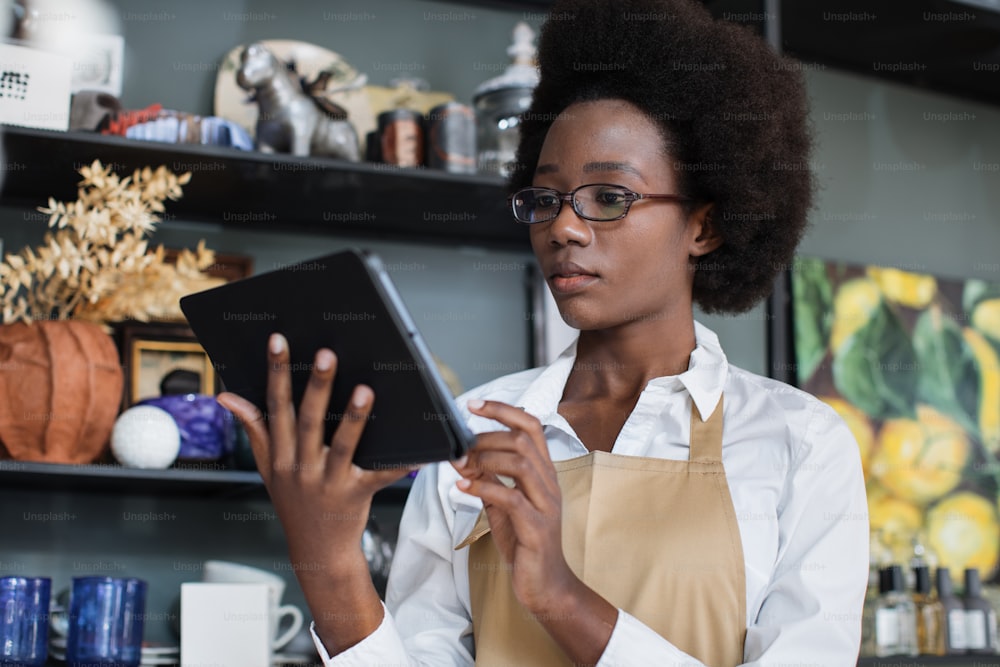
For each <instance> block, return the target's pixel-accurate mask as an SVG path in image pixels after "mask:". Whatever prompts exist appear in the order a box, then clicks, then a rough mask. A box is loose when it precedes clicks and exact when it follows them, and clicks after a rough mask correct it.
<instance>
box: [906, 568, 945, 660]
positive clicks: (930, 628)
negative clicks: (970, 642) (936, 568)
mask: <svg viewBox="0 0 1000 667" xmlns="http://www.w3.org/2000/svg"><path fill="white" fill-rule="evenodd" d="M913 579H914V588H913V604H914V606H915V607H916V612H917V650H918V651H919V653H920V654H921V655H945V649H944V618H943V613H944V607H942V606H941V601H940V600H938V599H937V596H935V595H934V591H933V588H932V586H931V571H930V568H929V567H927V566H926V565H918V566H916V567H914V568H913Z"/></svg>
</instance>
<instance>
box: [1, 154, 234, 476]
mask: <svg viewBox="0 0 1000 667" xmlns="http://www.w3.org/2000/svg"><path fill="white" fill-rule="evenodd" d="M80 173H81V175H82V176H83V180H82V181H81V183H80V186H79V189H78V199H77V201H75V202H71V203H63V202H56V201H55V200H52V199H50V200H49V205H48V207H46V208H41V209H39V210H41V211H42V212H43V213H47V214H48V215H49V222H48V224H49V227H50V228H52V229H54V230H55V231H49V232H47V233H46V234H45V237H44V239H43V242H42V244H41V245H39V246H38V247H37V248H34V249H33V248H31V247H26V248H24V249H22V250H21V251H20V252H19V253H17V254H10V255H7V257H6V258H5V260H4V261H3V262H2V263H0V317H2V321H3V322H4V323H5V324H4V326H0V405H3V406H4V409H3V410H0V442H2V443H3V444H2V446H0V458H8V457H13V458H16V459H20V460H30V461H49V462H60V463H87V462H90V461H93V460H95V459H96V458H98V457H99V456H100V455H101V453H102V452H103V451H104V450H105V448H106V446H107V442H108V436H109V435H110V434H111V429H112V426H113V425H114V420H115V416H116V415H117V414H118V409H119V406H120V396H121V392H122V385H123V373H122V368H121V365H120V363H119V359H118V350H117V348H116V347H115V344H114V342H113V341H112V339H111V337H110V336H109V335H108V334H107V333H106V330H104V329H102V327H106V326H107V324H108V323H109V322H112V321H117V320H124V319H136V320H148V319H150V318H171V317H173V318H177V319H182V318H183V315H182V314H181V313H180V310H179V306H178V302H179V299H180V297H181V296H182V295H184V294H187V293H189V292H194V291H198V290H201V289H206V288H207V287H211V286H215V285H218V284H220V283H221V282H223V281H222V280H221V279H215V278H209V277H206V276H205V275H204V274H202V273H201V270H202V269H204V268H206V267H207V266H209V265H211V264H212V262H213V253H212V252H211V251H209V250H206V249H205V247H204V244H199V247H198V249H197V250H196V251H195V252H191V251H185V252H182V253H181V255H180V256H179V257H178V262H177V264H166V263H164V260H163V248H158V249H156V250H155V251H151V250H148V240H147V238H146V235H147V234H149V233H150V232H151V231H152V230H153V229H154V228H155V226H156V223H157V222H158V221H159V217H158V214H159V213H160V212H162V211H163V208H164V207H163V202H164V201H165V200H167V199H177V198H178V197H180V196H181V186H182V185H183V184H185V183H187V182H188V178H189V176H188V175H187V174H184V175H182V176H179V177H178V176H176V175H174V174H173V173H171V172H169V171H168V170H167V169H166V168H165V167H160V168H159V169H157V170H156V171H153V170H152V169H149V168H148V167H147V168H146V169H143V170H137V171H136V172H135V173H134V174H133V175H132V176H130V177H127V178H124V179H122V178H119V177H118V176H117V175H116V174H114V173H113V172H111V170H110V169H107V168H105V167H103V166H102V165H101V164H100V163H99V162H94V163H93V164H92V165H91V166H89V167H82V168H81V169H80ZM36 320H37V321H36Z"/></svg>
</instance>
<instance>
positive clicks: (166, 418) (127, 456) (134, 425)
mask: <svg viewBox="0 0 1000 667" xmlns="http://www.w3.org/2000/svg"><path fill="white" fill-rule="evenodd" d="M180 450H181V433H180V429H179V428H178V426H177V423H176V421H175V420H174V417H173V416H172V415H171V414H170V413H169V412H168V411H167V410H164V409H163V408H160V407H157V406H155V405H137V406H135V407H133V408H129V409H128V410H126V411H125V412H123V413H121V415H119V417H118V419H117V421H115V426H114V429H113V430H112V431H111V453H112V454H114V455H115V459H117V460H118V462H119V463H121V464H122V465H123V466H126V467H128V468H148V469H154V470H160V469H163V468H169V467H170V464H172V463H173V462H174V460H175V459H176V458H177V454H178V452H180Z"/></svg>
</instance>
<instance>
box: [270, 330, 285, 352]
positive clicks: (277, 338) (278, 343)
mask: <svg viewBox="0 0 1000 667" xmlns="http://www.w3.org/2000/svg"><path fill="white" fill-rule="evenodd" d="M270 345H271V354H281V353H282V352H284V351H285V337H284V336H282V335H281V334H279V333H276V334H271V341H270Z"/></svg>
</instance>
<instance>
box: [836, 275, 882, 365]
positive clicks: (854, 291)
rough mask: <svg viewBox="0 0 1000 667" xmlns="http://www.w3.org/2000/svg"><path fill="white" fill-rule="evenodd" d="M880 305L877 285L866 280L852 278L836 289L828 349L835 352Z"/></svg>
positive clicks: (880, 295) (880, 296) (865, 322)
mask: <svg viewBox="0 0 1000 667" xmlns="http://www.w3.org/2000/svg"><path fill="white" fill-rule="evenodd" d="M880 303H882V293H881V292H880V291H879V288H878V284H877V283H876V282H875V281H874V280H870V279H868V278H853V279H851V280H848V281H847V282H845V283H844V284H843V285H841V286H840V288H839V289H837V295H836V296H835V297H834V298H833V328H832V330H831V331H830V349H831V350H833V352H836V351H837V350H839V349H840V348H841V346H842V345H843V344H844V342H845V341H846V340H847V339H848V338H850V337H851V336H852V335H854V333H855V332H856V331H857V330H858V329H860V328H861V327H863V326H864V325H865V324H867V323H868V321H869V320H870V319H871V317H872V314H873V313H874V312H875V309H876V308H878V307H879V304H880Z"/></svg>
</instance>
